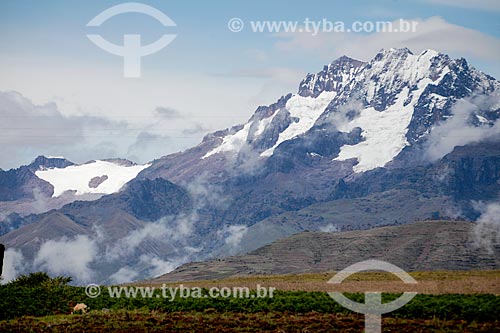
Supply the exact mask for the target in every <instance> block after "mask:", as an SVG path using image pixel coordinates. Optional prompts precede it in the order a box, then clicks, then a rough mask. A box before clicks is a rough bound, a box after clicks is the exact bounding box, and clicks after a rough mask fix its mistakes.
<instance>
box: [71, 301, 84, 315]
mask: <svg viewBox="0 0 500 333" xmlns="http://www.w3.org/2000/svg"><path fill="white" fill-rule="evenodd" d="M87 309H88V307H87V306H86V305H85V304H84V303H78V304H77V305H75V307H74V308H73V311H71V314H74V313H75V312H77V311H81V312H82V313H87Z"/></svg>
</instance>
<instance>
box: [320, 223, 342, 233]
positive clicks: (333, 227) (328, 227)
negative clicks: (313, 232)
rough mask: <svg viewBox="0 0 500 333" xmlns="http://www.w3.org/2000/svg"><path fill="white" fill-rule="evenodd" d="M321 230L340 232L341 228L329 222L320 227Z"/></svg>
mask: <svg viewBox="0 0 500 333" xmlns="http://www.w3.org/2000/svg"><path fill="white" fill-rule="evenodd" d="M319 231H321V232H338V231H339V228H337V226H336V225H335V224H333V223H328V224H327V225H324V226H322V227H319Z"/></svg>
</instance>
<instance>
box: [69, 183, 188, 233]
mask: <svg viewBox="0 0 500 333" xmlns="http://www.w3.org/2000/svg"><path fill="white" fill-rule="evenodd" d="M191 207H192V201H191V198H190V197H189V195H188V194H187V192H186V191H185V190H184V189H183V188H181V187H180V186H177V185H175V184H173V183H171V182H169V181H167V180H165V179H162V178H157V179H153V180H151V179H145V180H138V179H137V180H133V181H131V182H130V183H128V184H127V185H126V188H125V189H123V190H122V191H121V192H119V193H115V194H110V195H106V196H104V197H102V198H101V199H99V200H96V201H76V202H73V203H71V204H68V205H66V206H64V207H63V208H62V209H61V210H60V211H61V212H62V213H63V214H65V215H67V216H70V217H71V218H72V219H73V220H74V221H75V222H78V223H81V224H83V225H92V224H94V223H95V221H96V220H99V221H103V220H106V218H107V217H109V214H110V212H112V211H118V210H119V211H124V212H127V213H129V214H131V215H132V216H134V217H135V218H137V219H139V220H142V221H156V220H158V219H159V218H161V217H164V216H168V215H178V214H180V213H181V212H183V211H189V210H190V209H191Z"/></svg>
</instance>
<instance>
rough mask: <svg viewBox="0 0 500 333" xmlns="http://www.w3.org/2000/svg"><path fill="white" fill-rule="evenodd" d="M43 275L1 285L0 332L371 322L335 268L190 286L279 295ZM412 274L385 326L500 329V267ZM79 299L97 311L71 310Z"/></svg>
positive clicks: (350, 326) (340, 328)
mask: <svg viewBox="0 0 500 333" xmlns="http://www.w3.org/2000/svg"><path fill="white" fill-rule="evenodd" d="M37 274H38V275H36V274H35V275H33V276H28V277H23V278H21V279H18V280H16V281H14V282H12V283H9V284H7V285H3V286H0V332H129V333H130V332H276V333H278V332H280V333H285V332H286V333H288V332H362V331H363V327H364V326H363V325H364V317H363V316H362V315H359V314H356V313H353V312H351V311H349V310H347V309H345V308H344V307H342V306H341V305H339V304H338V303H336V302H335V301H334V300H333V299H332V298H330V297H329V296H328V294H327V293H325V288H330V287H329V285H328V284H326V283H325V281H327V280H328V279H329V278H330V277H331V276H333V274H331V273H325V274H302V275H286V276H268V277H241V278H233V279H228V280H222V281H202V282H200V281H197V282H185V283H184V286H185V287H192V288H193V287H200V288H203V290H204V291H206V290H208V289H207V288H210V287H213V286H217V287H231V286H238V287H244V286H248V287H249V288H250V289H252V290H253V289H254V288H255V286H256V285H257V284H260V285H262V286H270V287H271V286H272V287H274V288H277V290H276V292H275V294H274V297H273V298H269V297H264V298H233V297H229V298H224V297H216V298H210V297H209V298H203V297H202V298H196V297H187V298H182V297H177V298H175V299H173V300H172V299H166V298H162V297H159V296H157V294H155V295H154V296H155V297H144V296H141V295H139V296H137V297H133V298H130V297H116V296H112V295H110V294H109V293H107V290H108V289H107V287H105V286H102V288H101V291H102V292H101V295H100V296H99V297H96V298H89V297H87V295H86V294H85V288H84V287H74V286H70V285H68V284H67V282H68V281H67V279H65V278H61V277H58V278H49V277H48V276H46V275H44V274H43V273H37ZM412 275H413V276H414V278H416V279H417V280H418V281H419V285H420V286H418V287H417V289H416V290H417V291H419V292H421V293H420V294H419V295H417V296H416V297H415V298H414V299H413V300H412V301H411V302H409V303H408V304H407V305H406V306H404V307H403V308H401V309H399V310H396V311H394V312H391V313H389V314H387V315H384V316H383V323H382V325H383V332H500V296H499V291H500V289H499V288H498V282H499V277H500V271H477V272H431V273H427V272H425V273H413V274H412ZM387 279H389V280H387ZM344 282H345V283H346V287H349V288H351V289H349V290H347V291H348V292H350V293H346V295H347V296H348V297H349V298H351V299H353V300H355V301H357V302H363V298H364V294H362V293H360V292H361V290H356V289H362V288H365V287H369V289H370V290H374V288H373V286H374V285H375V284H379V285H380V286H381V287H383V288H381V289H380V291H386V292H387V291H388V292H389V293H384V294H383V302H384V303H385V302H388V301H391V300H392V299H395V298H397V297H398V296H399V294H397V293H396V291H394V285H395V284H396V283H397V281H396V280H394V277H392V276H390V275H386V274H382V273H364V274H356V275H355V276H352V277H351V278H349V279H348V280H347V281H344ZM424 282H426V283H427V284H426V283H424ZM431 283H434V285H432V284H431ZM325 285H326V287H325ZM177 286H178V285H177ZM422 286H423V287H422ZM430 286H432V288H431V287H430ZM441 286H442V287H444V288H445V291H446V293H444V292H443V291H442V290H439V288H441ZM141 287H144V284H141ZM149 287H156V288H157V287H159V286H151V285H150V286H149ZM172 287H176V285H172ZM387 288H389V289H391V288H393V289H392V290H387ZM419 288H420V290H419ZM436 288H437V289H436ZM337 290H338V288H337ZM478 290H480V291H478ZM363 291H366V289H364V290H363ZM352 292H354V293H352ZM252 294H254V292H252ZM80 302H83V303H85V304H87V305H88V306H89V307H90V309H91V310H90V312H89V313H87V314H83V315H69V313H70V311H71V307H72V306H74V305H75V304H76V303H80Z"/></svg>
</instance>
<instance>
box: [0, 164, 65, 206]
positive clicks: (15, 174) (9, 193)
mask: <svg viewBox="0 0 500 333" xmlns="http://www.w3.org/2000/svg"><path fill="white" fill-rule="evenodd" d="M70 165H73V163H72V162H70V161H68V160H66V159H63V158H47V157H45V156H38V157H37V158H36V159H35V160H34V161H33V162H32V163H31V164H29V165H26V166H22V167H20V168H18V169H11V170H8V171H3V170H0V201H15V200H21V199H33V198H34V195H35V193H34V189H37V191H38V193H43V194H45V195H47V196H50V195H52V193H53V190H54V189H53V187H52V185H50V184H49V183H47V182H46V181H44V180H41V179H40V178H38V177H37V176H36V175H35V172H36V171H37V170H40V168H65V167H67V166H70Z"/></svg>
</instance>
